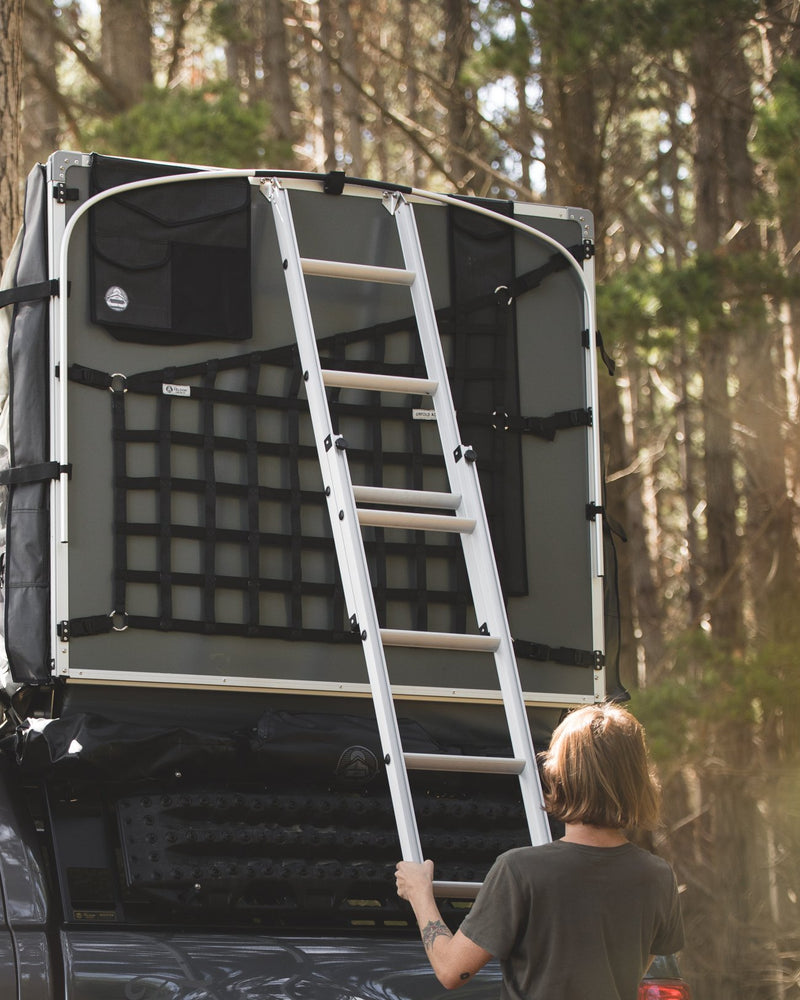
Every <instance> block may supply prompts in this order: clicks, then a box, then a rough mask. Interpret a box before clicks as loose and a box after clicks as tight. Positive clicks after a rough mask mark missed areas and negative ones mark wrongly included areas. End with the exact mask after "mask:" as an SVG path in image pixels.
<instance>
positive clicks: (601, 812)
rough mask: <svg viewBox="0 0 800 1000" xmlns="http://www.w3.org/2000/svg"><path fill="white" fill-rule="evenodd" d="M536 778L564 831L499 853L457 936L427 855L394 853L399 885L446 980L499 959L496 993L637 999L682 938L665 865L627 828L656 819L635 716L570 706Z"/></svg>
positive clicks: (520, 998)
mask: <svg viewBox="0 0 800 1000" xmlns="http://www.w3.org/2000/svg"><path fill="white" fill-rule="evenodd" d="M542 786H543V791H544V800H545V806H546V808H547V810H548V812H549V813H550V815H551V816H552V817H553V818H554V819H556V820H560V821H561V822H563V824H564V835H563V837H561V839H560V840H557V841H555V842H553V843H549V844H544V845H541V846H536V847H522V848H515V849H513V850H510V851H507V852H506V853H505V854H501V855H500V857H499V858H498V859H497V860H496V861H495V863H494V865H493V866H492V868H491V870H490V871H489V874H488V875H487V877H486V880H485V882H484V883H483V885H482V886H481V889H480V891H479V892H478V895H477V898H476V899H475V902H474V904H473V906H472V908H471V910H470V912H469V913H468V914H467V916H466V917H465V919H464V921H463V922H462V924H461V927H460V928H459V929H458V930H457V931H456V933H455V934H453V933H451V931H450V930H449V928H448V927H447V926H446V925H445V923H444V921H443V920H442V916H441V913H440V912H439V909H438V906H437V904H436V900H435V898H434V894H433V885H432V883H433V875H434V865H433V862H432V861H424V862H423V863H421V864H417V863H414V862H408V861H401V862H399V863H398V865H397V869H396V883H397V892H398V895H399V896H400V897H401V898H402V899H406V900H408V902H409V903H410V904H411V907H412V909H413V911H414V915H415V917H416V919H417V923H418V925H419V928H420V933H421V936H422V941H423V944H424V946H425V951H426V953H427V956H428V959H429V961H430V963H431V966H432V968H433V971H434V972H435V974H436V976H437V978H438V979H439V982H440V983H441V984H442V985H443V986H444V987H446V988H447V989H455V988H457V987H459V986H463V985H464V984H465V983H466V982H468V981H469V980H470V979H471V978H472V977H473V976H474V975H475V974H476V973H477V972H478V971H479V970H480V969H482V968H483V966H484V965H485V964H486V963H487V962H488V961H489V960H490V959H491V958H492V957H494V958H497V959H499V961H500V964H501V969H502V974H503V986H502V990H501V1000H583V998H586V997H591V998H592V1000H635V998H636V997H637V993H638V987H639V981H640V979H641V978H642V976H643V975H644V973H645V971H646V969H647V967H648V966H649V964H650V962H651V961H652V956H653V955H656V954H664V955H667V954H672V953H673V952H676V951H680V949H681V948H682V946H683V922H682V918H681V909H680V902H679V899H678V889H677V885H676V881H675V876H674V874H673V872H672V869H671V867H670V866H669V864H668V863H667V862H666V861H664V860H663V859H661V858H658V857H656V856H655V855H653V854H651V853H649V852H648V851H645V850H643V849H642V848H640V847H637V846H636V845H634V844H633V843H631V842H630V841H629V840H628V839H627V838H626V836H625V832H624V831H625V830H631V829H633V828H635V827H638V828H640V829H653V828H654V827H655V826H656V824H657V822H658V812H659V804H660V803H659V799H660V790H659V787H658V785H657V783H656V780H655V778H654V776H653V773H652V770H651V767H650V764H649V759H648V753H647V747H646V743H645V735H644V730H643V728H642V726H641V724H640V723H639V722H638V721H637V720H636V719H635V718H634V716H633V715H631V713H630V712H628V711H627V710H626V709H624V708H622V707H621V706H619V705H614V704H610V703H606V704H602V705H592V706H587V707H584V708H580V709H576V710H575V711H573V712H571V713H570V714H569V715H567V716H566V717H565V718H564V719H563V721H562V722H561V724H560V725H559V726H558V727H557V728H556V730H555V732H554V733H553V736H552V739H551V741H550V746H549V748H548V750H547V751H546V752H545V754H544V755H543V767H542Z"/></svg>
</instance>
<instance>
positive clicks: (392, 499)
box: [353, 486, 461, 510]
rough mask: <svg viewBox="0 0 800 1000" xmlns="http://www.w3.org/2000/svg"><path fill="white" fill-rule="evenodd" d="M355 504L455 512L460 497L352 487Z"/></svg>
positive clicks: (414, 491) (428, 491)
mask: <svg viewBox="0 0 800 1000" xmlns="http://www.w3.org/2000/svg"><path fill="white" fill-rule="evenodd" d="M353 496H354V497H355V498H356V503H388V504H397V506H398V507H402V506H406V507H438V508H439V509H440V510H456V509H457V507H458V505H459V504H460V503H461V497H460V496H458V495H456V494H455V493H434V492H432V491H430V490H395V489H391V488H390V487H387V486H354V487H353Z"/></svg>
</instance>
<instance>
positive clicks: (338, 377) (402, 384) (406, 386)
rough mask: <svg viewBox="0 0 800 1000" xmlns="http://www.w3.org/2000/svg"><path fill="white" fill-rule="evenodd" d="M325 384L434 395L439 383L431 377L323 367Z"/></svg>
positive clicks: (337, 386)
mask: <svg viewBox="0 0 800 1000" xmlns="http://www.w3.org/2000/svg"><path fill="white" fill-rule="evenodd" d="M322 381H323V382H324V383H325V385H330V386H334V387H336V388H338V389H369V390H371V391H372V392H405V393H410V394H412V395H417V396H432V395H433V394H434V393H435V392H436V390H437V389H438V388H439V383H438V382H436V381H435V380H434V379H431V378H411V377H410V376H409V377H404V376H401V375H375V374H372V373H370V372H341V371H334V370H333V369H330V368H323V369H322Z"/></svg>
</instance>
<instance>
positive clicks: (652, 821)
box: [542, 703, 661, 830]
mask: <svg viewBox="0 0 800 1000" xmlns="http://www.w3.org/2000/svg"><path fill="white" fill-rule="evenodd" d="M542 759H543V768H542V778H543V785H544V792H545V805H546V806H547V811H548V812H549V813H550V815H551V816H552V817H553V818H554V819H557V820H561V821H562V822H564V823H587V824H590V825H592V826H603V827H610V828H613V829H630V828H633V827H638V828H640V829H644V830H652V829H654V828H655V827H656V826H657V824H658V814H659V807H660V798H661V794H660V788H659V786H658V782H657V781H656V778H655V775H654V774H653V770H652V767H651V765H650V761H649V758H648V753H647V744H646V742H645V734H644V729H643V728H642V725H641V723H639V721H638V720H637V719H635V718H634V717H633V716H632V715H631V713H630V712H628V711H627V710H626V709H624V708H622V707H620V706H619V705H615V704H612V703H607V704H603V705H590V706H587V707H586V708H579V709H576V710H575V711H573V712H571V713H570V714H569V715H568V716H566V718H565V719H564V720H563V721H562V722H561V723H560V725H559V726H558V727H557V728H556V730H555V732H554V733H553V736H552V739H551V740H550V746H549V748H548V750H547V751H545V753H544V754H543V755H542Z"/></svg>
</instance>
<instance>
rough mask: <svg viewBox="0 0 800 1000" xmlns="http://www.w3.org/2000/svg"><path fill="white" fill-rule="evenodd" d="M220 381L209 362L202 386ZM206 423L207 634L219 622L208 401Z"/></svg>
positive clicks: (208, 403)
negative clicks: (216, 594) (216, 598)
mask: <svg viewBox="0 0 800 1000" xmlns="http://www.w3.org/2000/svg"><path fill="white" fill-rule="evenodd" d="M216 377H217V365H216V362H214V361H209V363H208V367H207V368H206V371H205V372H204V374H203V385H204V386H205V387H206V388H207V389H213V387H214V382H215V380H216ZM201 420H202V423H203V451H202V456H203V472H204V474H205V476H204V478H205V495H204V498H203V527H204V528H205V534H204V538H203V546H202V559H203V621H204V623H205V625H206V628H207V630H208V631H213V624H214V622H215V621H216V620H217V615H216V600H215V593H216V591H215V573H216V554H217V492H216V472H215V463H214V404H213V403H212V402H211V401H210V400H208V399H205V400H204V401H203V404H202V413H201Z"/></svg>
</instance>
